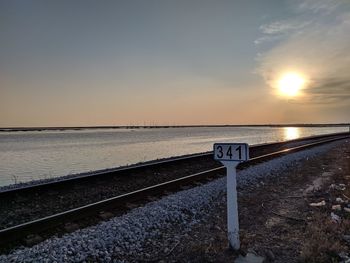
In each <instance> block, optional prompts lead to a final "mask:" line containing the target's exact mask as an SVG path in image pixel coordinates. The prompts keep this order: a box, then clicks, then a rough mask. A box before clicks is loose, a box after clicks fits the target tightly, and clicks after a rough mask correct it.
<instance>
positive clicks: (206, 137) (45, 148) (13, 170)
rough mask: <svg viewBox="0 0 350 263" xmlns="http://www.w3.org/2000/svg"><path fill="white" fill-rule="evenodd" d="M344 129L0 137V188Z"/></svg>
mask: <svg viewBox="0 0 350 263" xmlns="http://www.w3.org/2000/svg"><path fill="white" fill-rule="evenodd" d="M348 130H349V128H348V127H181V128H180V127H179V128H138V129H126V128H125V129H124V128H119V129H107V128H106V129H81V130H60V131H59V130H42V131H2V132H0V186H5V185H10V184H14V183H20V182H28V181H32V180H37V179H47V178H53V177H60V176H65V175H70V174H77V173H82V172H89V171H96V170H101V169H107V168H115V167H119V166H124V165H130V164H135V163H139V162H145V161H150V160H156V159H161V158H167V157H173V156H179V155H185V154H193V153H200V152H206V151H210V150H212V147H213V144H214V143H216V142H245V143H249V144H250V145H253V144H260V143H267V142H276V141H286V140H291V139H296V138H300V137H306V136H312V135H319V134H327V133H335V132H343V131H348Z"/></svg>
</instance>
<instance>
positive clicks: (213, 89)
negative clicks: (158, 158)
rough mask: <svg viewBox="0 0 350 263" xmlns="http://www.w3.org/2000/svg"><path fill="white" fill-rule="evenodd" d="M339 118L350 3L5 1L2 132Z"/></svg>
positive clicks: (348, 57)
mask: <svg viewBox="0 0 350 263" xmlns="http://www.w3.org/2000/svg"><path fill="white" fill-rule="evenodd" d="M295 83H296V84H295ZM295 85H299V86H298V89H297V91H295V92H292V91H290V90H288V91H287V92H284V91H283V88H286V87H287V88H288V89H289V86H292V88H294V87H295ZM337 122H350V1H349V0H291V1H283V0H271V1H268V0H266V1H261V0H256V1H245V0H241V1H238V0H231V1H221V0H217V1H212V0H207V1H206V0H198V1H194V0H176V1H175V0H173V1H169V0H125V1H70V0H69V1H62V0H60V1H29V0H28V1H16V0H0V127H18V126H21V127H23V126H26V127H28V126H90V125H91V126H93V125H129V124H133V125H144V124H146V125H149V124H156V125H174V124H175V125H187V124H264V123H337Z"/></svg>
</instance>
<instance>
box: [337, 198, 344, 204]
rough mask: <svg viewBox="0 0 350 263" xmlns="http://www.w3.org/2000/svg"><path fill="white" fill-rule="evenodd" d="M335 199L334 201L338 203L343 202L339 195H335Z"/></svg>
mask: <svg viewBox="0 0 350 263" xmlns="http://www.w3.org/2000/svg"><path fill="white" fill-rule="evenodd" d="M335 201H336V202H337V203H340V204H342V203H345V201H344V200H343V199H342V198H340V197H337V198H336V199H335Z"/></svg>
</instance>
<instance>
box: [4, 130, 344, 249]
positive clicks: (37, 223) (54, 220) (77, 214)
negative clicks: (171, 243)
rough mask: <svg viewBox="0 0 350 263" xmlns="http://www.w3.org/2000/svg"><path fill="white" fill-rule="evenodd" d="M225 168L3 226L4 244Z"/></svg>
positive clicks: (271, 155) (256, 159) (276, 154)
mask: <svg viewBox="0 0 350 263" xmlns="http://www.w3.org/2000/svg"><path fill="white" fill-rule="evenodd" d="M347 138H350V135H347V136H341V137H336V138H331V139H323V140H319V141H317V142H312V143H308V144H305V145H301V146H296V147H292V148H288V149H284V150H280V151H277V152H273V153H269V154H264V155H261V156H258V157H254V158H251V159H250V160H249V161H247V162H244V163H241V164H240V165H239V166H238V168H239V169H244V168H246V167H247V166H251V165H253V164H256V163H258V162H262V161H266V160H269V159H272V158H275V157H279V156H281V155H285V154H289V153H292V152H297V151H301V150H304V149H307V148H311V147H314V146H318V145H321V144H325V143H329V142H333V141H337V140H342V139H347ZM224 169H225V167H224V166H220V167H218V168H214V169H210V170H206V171H202V172H198V173H195V174H192V175H188V176H185V177H182V178H178V179H175V180H171V181H168V182H164V183H160V184H157V185H153V186H150V187H146V188H143V189H139V190H136V191H133V192H130V193H126V194H122V195H119V196H116V197H112V198H108V199H105V200H102V201H98V202H95V203H91V204H88V205H84V206H82V207H78V208H74V209H71V210H68V211H65V212H61V213H58V214H54V215H51V216H47V217H44V218H41V219H37V220H33V221H30V222H27V223H23V224H20V225H17V226H13V227H9V228H6V229H2V230H0V244H6V243H8V242H11V241H14V240H19V239H21V238H24V237H25V236H27V235H29V234H33V233H39V232H42V231H44V230H47V229H50V228H53V227H56V226H58V225H60V224H62V223H64V222H68V221H73V220H76V219H79V218H83V217H86V216H89V215H92V214H97V213H98V212H99V211H103V210H105V209H112V208H115V207H125V205H126V203H130V202H134V201H138V200H142V199H143V198H144V197H148V196H150V195H159V194H162V193H164V192H165V191H169V190H174V189H178V187H179V186H184V185H185V184H188V183H194V182H198V181H201V180H205V179H208V178H210V176H217V175H218V172H221V171H223V170H224Z"/></svg>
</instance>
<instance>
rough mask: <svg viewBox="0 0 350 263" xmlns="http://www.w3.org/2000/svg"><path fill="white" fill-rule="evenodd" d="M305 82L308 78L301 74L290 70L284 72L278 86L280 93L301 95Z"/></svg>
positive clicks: (293, 95)
mask: <svg viewBox="0 0 350 263" xmlns="http://www.w3.org/2000/svg"><path fill="white" fill-rule="evenodd" d="M305 83H306V79H305V77H303V76H302V75H301V74H298V73H294V72H288V73H285V74H283V75H282V76H281V78H280V79H279V80H278V83H277V87H278V91H279V93H280V95H283V96H286V97H295V96H298V95H299V93H300V91H301V89H302V88H303V87H304V86H305Z"/></svg>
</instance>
